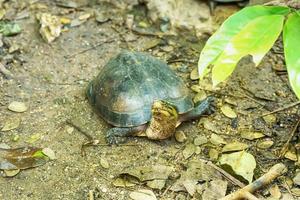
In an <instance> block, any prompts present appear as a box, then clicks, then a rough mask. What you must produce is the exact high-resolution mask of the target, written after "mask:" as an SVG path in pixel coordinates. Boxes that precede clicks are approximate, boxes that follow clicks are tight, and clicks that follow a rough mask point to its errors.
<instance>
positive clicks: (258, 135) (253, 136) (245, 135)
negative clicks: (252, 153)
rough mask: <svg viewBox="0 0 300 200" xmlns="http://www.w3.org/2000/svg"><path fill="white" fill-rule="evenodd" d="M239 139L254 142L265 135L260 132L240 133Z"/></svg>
mask: <svg viewBox="0 0 300 200" xmlns="http://www.w3.org/2000/svg"><path fill="white" fill-rule="evenodd" d="M241 137H242V138H244V139H247V140H255V139H259V138H262V137H265V135H264V134H263V133H261V132H253V131H242V132H241Z"/></svg>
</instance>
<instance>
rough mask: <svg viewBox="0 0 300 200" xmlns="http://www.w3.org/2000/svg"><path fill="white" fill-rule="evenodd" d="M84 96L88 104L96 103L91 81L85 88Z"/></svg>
mask: <svg viewBox="0 0 300 200" xmlns="http://www.w3.org/2000/svg"><path fill="white" fill-rule="evenodd" d="M86 96H87V98H88V100H89V102H90V103H91V104H92V105H94V104H95V102H96V99H95V94H94V86H93V81H91V82H90V83H89V85H88V87H87V88H86Z"/></svg>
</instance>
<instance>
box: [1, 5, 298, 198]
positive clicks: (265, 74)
mask: <svg viewBox="0 0 300 200" xmlns="http://www.w3.org/2000/svg"><path fill="white" fill-rule="evenodd" d="M34 5H35V6H34ZM37 5H39V6H37ZM21 6H23V8H20V7H21ZM43 6H44V7H43ZM8 7H9V8H13V9H14V10H15V11H17V12H20V11H21V10H24V9H27V10H28V13H29V16H28V17H25V18H22V19H18V20H16V22H17V23H18V24H19V25H20V26H21V28H22V32H21V33H20V34H18V35H16V36H13V37H4V38H3V41H4V43H5V45H4V46H3V47H2V50H1V57H2V61H3V63H5V67H6V68H7V69H8V70H9V71H10V72H11V74H12V75H13V76H12V77H7V76H5V75H4V74H1V73H0V86H1V87H0V113H1V114H0V128H1V127H2V126H4V124H5V121H7V120H8V119H13V120H14V119H21V124H20V125H19V126H18V127H17V128H16V129H13V130H10V131H5V132H4V131H0V143H4V144H7V145H9V146H10V147H12V148H17V147H22V146H37V147H49V148H51V149H52V150H54V152H55V153H56V157H57V159H55V160H53V161H50V162H48V163H46V164H45V165H43V166H40V167H36V168H32V169H27V170H22V171H21V172H20V173H19V174H17V175H16V176H14V177H6V178H5V177H1V178H0V199H4V200H12V199H24V200H25V199H108V200H109V199H111V200H115V199H118V200H125V199H130V197H129V193H131V192H132V191H136V190H138V189H151V188H149V187H148V186H147V185H146V184H145V183H144V182H139V183H138V184H135V185H134V186H132V187H117V186H115V185H114V184H113V182H114V180H115V178H116V177H118V175H119V174H121V173H122V172H123V171H124V170H126V169H128V168H132V167H134V166H141V165H146V166H154V165H157V164H161V165H167V166H172V167H173V169H174V171H173V172H172V175H171V177H170V178H168V180H167V182H166V185H165V186H164V187H163V188H162V189H151V190H152V191H153V192H154V194H155V195H156V197H157V199H178V200H179V199H180V200H184V199H186V200H187V199H201V195H200V194H196V195H194V197H192V196H191V195H189V193H187V192H186V191H172V190H170V187H171V186H172V185H173V184H174V183H175V182H176V180H177V179H178V178H179V176H178V174H181V172H182V171H185V170H186V169H187V168H188V167H187V163H189V162H190V161H192V160H197V159H199V158H201V159H205V160H211V161H213V162H214V163H216V160H217V159H215V157H213V156H211V155H210V153H209V152H211V151H210V150H211V149H215V150H217V152H219V156H220V155H221V153H220V152H221V149H222V145H224V144H219V145H215V144H210V143H209V142H207V144H204V145H198V146H197V145H196V146H197V148H196V147H195V148H196V149H197V151H194V152H192V153H191V155H190V156H186V155H184V153H183V152H184V149H185V148H186V147H187V146H189V145H190V144H194V139H195V138H197V137H199V136H204V137H206V138H207V139H208V141H209V140H210V138H211V135H212V134H217V135H219V136H221V137H222V138H223V139H224V140H225V141H226V142H227V143H230V142H232V141H240V142H244V143H247V144H248V145H249V148H248V149H247V151H248V152H250V153H251V154H252V155H253V156H254V157H255V160H256V162H257V167H256V170H255V176H254V177H255V178H257V177H259V176H260V175H262V174H263V173H265V172H266V171H267V169H269V168H270V167H271V166H272V165H274V164H276V163H279V162H283V163H285V164H286V165H287V166H288V168H289V171H288V173H287V174H286V176H284V177H282V178H281V179H279V180H276V181H274V182H273V183H272V184H271V185H273V186H274V184H277V185H278V186H279V188H280V192H281V196H282V198H286V199H291V194H292V193H291V189H293V188H297V187H296V185H295V184H294V185H293V183H291V184H290V185H288V183H290V182H289V181H291V179H292V178H293V177H294V176H295V175H296V174H297V172H296V169H297V168H298V166H299V163H298V160H297V158H296V160H291V159H289V158H281V159H280V158H279V157H278V152H279V151H280V150H281V148H282V147H283V145H284V144H285V142H286V141H287V140H288V138H289V136H290V134H291V132H292V129H293V127H294V125H295V123H296V122H297V120H298V117H297V116H298V109H297V107H292V108H290V109H288V110H284V111H282V112H277V113H275V114H273V115H272V116H273V117H274V120H271V122H269V121H267V120H266V119H263V118H259V116H260V115H261V114H263V113H266V112H268V111H273V110H276V109H279V108H283V107H284V106H286V105H289V104H291V103H293V102H296V101H297V99H296V97H295V95H294V94H293V93H292V91H291V89H290V87H289V84H288V81H287V75H286V72H285V71H284V67H283V65H284V62H283V59H282V54H281V53H280V52H279V53H278V51H280V50H282V49H280V47H278V45H277V46H276V48H275V47H274V48H273V49H272V51H271V52H270V53H269V54H268V55H267V56H266V58H265V59H264V61H263V63H262V64H261V65H260V66H259V67H257V68H255V67H254V66H253V64H252V63H251V60H250V59H248V58H246V59H244V60H243V61H242V62H241V63H240V64H239V66H238V68H237V70H236V71H235V73H234V74H233V75H232V76H231V78H230V79H229V80H228V81H227V83H226V84H222V85H221V86H220V87H219V89H217V90H211V88H210V87H209V84H208V81H207V80H206V81H204V82H203V83H200V86H199V87H200V88H201V91H205V92H206V95H213V96H214V97H215V98H216V112H215V113H214V114H212V115H210V116H206V117H203V118H202V119H200V122H199V120H195V121H191V122H185V123H183V124H182V125H181V126H180V127H179V128H178V129H177V131H182V132H183V133H184V134H185V135H186V137H187V138H186V140H184V142H178V141H176V140H175V139H174V138H171V139H168V140H165V141H159V142H157V141H149V140H147V139H146V138H131V139H130V140H129V142H128V143H126V145H122V146H108V145H101V146H94V147H89V148H86V155H85V156H82V154H81V145H82V144H83V143H84V142H86V141H87V138H86V137H85V136H84V135H83V134H82V133H81V132H80V131H78V130H77V129H76V128H74V127H73V126H71V125H68V124H67V123H66V121H67V120H71V121H72V123H73V124H76V125H77V126H79V127H81V129H82V130H84V131H85V132H87V133H89V134H90V135H92V137H94V138H95V139H98V140H99V141H100V144H106V141H105V133H106V131H107V130H108V128H109V127H110V126H109V125H108V124H107V123H106V122H105V121H103V120H102V119H101V118H100V117H99V116H98V115H97V114H96V113H95V112H94V111H93V110H92V109H91V107H90V105H89V103H88V101H87V99H86V97H85V88H86V86H87V84H88V81H89V80H91V79H92V78H93V77H95V76H96V75H97V73H98V72H99V70H101V67H102V66H103V65H104V64H105V63H106V62H107V61H108V60H109V58H111V57H112V56H114V55H115V54H117V53H118V52H120V51H121V50H122V49H131V50H138V51H145V52H149V53H150V54H152V55H154V56H156V57H158V58H160V59H162V60H165V61H167V62H168V63H169V64H170V66H171V67H172V69H174V71H175V72H176V73H177V74H178V75H179V76H180V77H182V78H183V79H184V81H185V82H186V84H187V86H188V87H189V88H197V87H198V80H191V79H190V73H191V71H192V70H193V69H194V68H195V67H196V65H197V60H198V56H199V53H200V51H201V48H202V47H203V45H204V42H205V40H206V39H207V36H208V35H206V34H202V35H201V36H199V35H197V34H195V32H193V31H182V30H181V31H178V32H177V34H176V35H168V34H165V35H159V36H158V35H155V34H153V35H151V34H142V33H138V32H135V31H132V30H130V29H128V28H127V27H126V25H124V21H125V20H126V14H127V13H134V14H136V13H137V14H136V16H139V15H141V16H140V17H141V19H142V17H143V12H144V11H143V9H142V7H141V8H138V9H137V10H138V12H136V11H133V10H134V9H136V8H130V9H131V10H130V9H129V11H128V10H124V9H123V8H115V7H113V11H114V12H115V13H114V14H113V13H112V14H111V15H112V16H110V20H108V21H105V22H103V23H99V22H97V21H96V20H95V19H94V17H91V18H89V19H88V20H87V21H86V22H84V23H82V24H80V25H79V26H75V27H67V28H65V31H63V32H62V33H61V35H60V36H59V37H58V38H57V39H56V40H55V41H54V42H52V43H50V44H48V43H46V42H45V41H44V40H43V39H42V37H41V35H40V34H39V23H38V21H37V19H36V13H38V12H45V13H51V14H53V15H58V16H67V17H70V18H72V17H75V16H78V13H80V12H82V13H83V12H93V11H95V10H97V11H107V9H112V8H111V7H107V6H103V4H98V3H97V2H94V3H93V4H92V5H91V4H90V5H85V6H82V7H80V8H66V7H62V6H59V5H57V4H55V3H54V1H35V3H32V2H31V3H30V2H29V1H24V5H23V4H22V5H21V3H17V1H10V2H9V3H8ZM224 9H225V10H226V9H227V7H225V8H224ZM140 13H142V14H140ZM135 20H137V21H139V20H140V18H139V17H136V18H135ZM140 21H141V20H140ZM153 26H154V25H153ZM196 35H197V36H196ZM13 44H14V45H17V46H18V47H19V48H18V50H17V51H14V52H12V53H9V52H8V50H7V49H8V48H9V46H11V45H13ZM7 46H8V47H7ZM93 46H96V47H95V48H92V47H93ZM278 49H279V50H278ZM278 68H280V69H278ZM282 68H283V69H282ZM193 86H194V87H193ZM191 94H192V95H193V96H194V95H196V94H197V93H196V92H195V89H194V91H193V90H192V89H191ZM12 101H19V102H24V103H25V104H26V105H27V106H28V110H27V111H26V112H23V113H15V112H12V111H10V110H8V109H7V107H8V105H9V104H10V102H12ZM226 102H227V103H228V102H229V103H230V105H231V107H233V108H234V110H235V112H236V113H237V116H238V117H237V118H235V119H230V118H228V117H226V116H224V114H223V113H222V112H221V110H220V107H221V106H222V105H223V104H225V103H226ZM243 130H251V131H259V132H262V133H263V134H264V137H263V138H260V139H255V140H246V139H244V138H241V137H240V133H241V132H242V131H243ZM296 133H298V131H296ZM298 139H299V138H298V137H293V138H292V140H291V144H293V145H295V144H297V143H298ZM265 140H268V141H269V140H271V141H273V142H274V144H273V145H272V146H271V147H268V148H265V149H263V148H258V147H257V144H258V143H259V142H260V141H265ZM295 151H296V150H295ZM295 154H296V153H295ZM296 155H297V154H296ZM103 160H104V161H105V162H106V164H108V165H109V167H108V168H107V167H105V166H104V167H103ZM1 174H2V175H3V176H4V173H3V172H1ZM223 180H225V179H223ZM237 188H238V187H236V186H235V185H234V184H232V183H231V182H230V181H228V188H227V192H230V191H233V190H235V189H237ZM259 195H262V196H264V197H266V198H270V199H271V194H270V192H269V190H268V188H267V189H265V190H261V191H260V192H259ZM92 197H93V198H92ZM293 197H294V199H297V196H296V195H295V194H293Z"/></svg>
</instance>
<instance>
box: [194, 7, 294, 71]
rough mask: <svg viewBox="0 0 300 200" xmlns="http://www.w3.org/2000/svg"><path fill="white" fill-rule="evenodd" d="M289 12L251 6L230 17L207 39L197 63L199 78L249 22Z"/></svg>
mask: <svg viewBox="0 0 300 200" xmlns="http://www.w3.org/2000/svg"><path fill="white" fill-rule="evenodd" d="M289 12H290V9H289V8H287V7H281V6H252V7H246V8H244V9H242V10H241V11H239V12H237V13H235V14H234V15H232V16H230V17H229V18H228V19H227V20H226V21H225V22H224V23H223V24H222V26H221V27H220V28H219V29H218V31H217V32H216V33H214V34H213V35H212V36H211V37H210V38H209V40H208V41H207V43H206V45H205V47H204V48H203V50H202V52H201V54H200V58H199V62H198V71H199V75H200V77H203V76H204V75H205V70H206V68H207V67H208V66H209V65H210V64H213V63H214V61H216V59H217V58H218V56H220V54H221V53H222V52H223V51H224V48H225V47H226V46H227V44H228V43H229V41H230V40H231V39H232V37H234V36H235V35H236V34H238V33H239V32H240V31H241V30H242V29H243V28H244V27H245V26H246V25H247V24H248V23H249V22H251V21H252V20H254V19H256V18H258V17H261V16H266V15H286V14H288V13H289Z"/></svg>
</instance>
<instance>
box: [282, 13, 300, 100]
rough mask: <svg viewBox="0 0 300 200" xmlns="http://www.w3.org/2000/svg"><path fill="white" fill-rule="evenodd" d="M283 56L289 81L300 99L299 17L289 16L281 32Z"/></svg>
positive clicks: (296, 15)
mask: <svg viewBox="0 0 300 200" xmlns="http://www.w3.org/2000/svg"><path fill="white" fill-rule="evenodd" d="M283 44H284V56H285V62H286V66H287V71H288V75H289V81H290V84H291V86H292V89H293V90H294V92H295V94H296V95H297V97H298V99H300V15H298V14H297V13H293V14H291V15H289V17H288V19H287V21H286V23H285V26H284V30H283Z"/></svg>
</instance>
